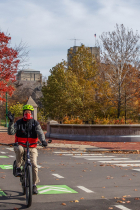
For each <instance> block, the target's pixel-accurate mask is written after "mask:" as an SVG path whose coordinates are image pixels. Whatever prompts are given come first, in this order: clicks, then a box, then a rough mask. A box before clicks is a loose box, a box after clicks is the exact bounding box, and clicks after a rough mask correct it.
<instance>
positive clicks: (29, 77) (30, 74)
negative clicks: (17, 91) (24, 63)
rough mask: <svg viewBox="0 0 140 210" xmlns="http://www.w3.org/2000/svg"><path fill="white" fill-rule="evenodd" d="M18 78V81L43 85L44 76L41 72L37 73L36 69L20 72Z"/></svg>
mask: <svg viewBox="0 0 140 210" xmlns="http://www.w3.org/2000/svg"><path fill="white" fill-rule="evenodd" d="M16 78H17V81H22V82H24V81H30V82H38V83H40V84H42V74H41V73H40V71H36V70H34V69H25V70H22V71H19V72H18V74H17V76H16Z"/></svg>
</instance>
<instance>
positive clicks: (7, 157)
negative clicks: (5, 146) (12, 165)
mask: <svg viewBox="0 0 140 210" xmlns="http://www.w3.org/2000/svg"><path fill="white" fill-rule="evenodd" d="M0 158H8V157H7V156H6V157H5V156H0Z"/></svg>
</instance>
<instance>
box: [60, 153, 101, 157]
mask: <svg viewBox="0 0 140 210" xmlns="http://www.w3.org/2000/svg"><path fill="white" fill-rule="evenodd" d="M63 155H66V156H72V155H73V154H63ZM87 155H88V156H102V155H101V154H88V153H87V154H74V155H73V156H76V157H77V156H83V157H84V156H87Z"/></svg>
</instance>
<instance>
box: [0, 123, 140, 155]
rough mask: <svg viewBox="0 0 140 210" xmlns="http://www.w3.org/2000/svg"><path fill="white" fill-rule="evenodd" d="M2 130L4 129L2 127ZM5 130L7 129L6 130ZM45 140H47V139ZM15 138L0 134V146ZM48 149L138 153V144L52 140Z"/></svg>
mask: <svg viewBox="0 0 140 210" xmlns="http://www.w3.org/2000/svg"><path fill="white" fill-rule="evenodd" d="M3 128H4V127H3ZM6 129H7V128H6ZM46 140H49V138H47V139H46ZM14 141H15V136H14V135H12V136H11V135H8V134H7V132H0V144H3V145H7V146H8V145H10V144H12V143H14ZM48 148H61V149H71V150H72V149H76V150H80V151H92V152H99V151H105V152H107V151H110V152H111V151H124V152H128V151H129V152H134V151H135V152H139V151H140V142H87V141H70V140H60V139H59V140H58V139H52V143H50V144H48Z"/></svg>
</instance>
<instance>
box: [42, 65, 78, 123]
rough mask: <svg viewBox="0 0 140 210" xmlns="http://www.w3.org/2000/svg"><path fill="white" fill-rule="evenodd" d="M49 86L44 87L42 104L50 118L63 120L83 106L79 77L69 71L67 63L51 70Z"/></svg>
mask: <svg viewBox="0 0 140 210" xmlns="http://www.w3.org/2000/svg"><path fill="white" fill-rule="evenodd" d="M50 73H51V75H50V76H49V77H48V81H47V86H46V85H44V86H43V87H42V93H43V97H42V104H43V107H44V112H45V113H47V114H46V115H47V116H48V117H51V118H53V119H57V120H62V119H63V118H64V116H65V115H66V114H67V115H69V116H70V115H72V114H73V115H74V114H75V113H77V112H78V111H79V107H80V106H81V98H80V96H79V94H80V91H81V89H80V87H79V84H78V82H77V77H76V76H75V75H74V74H73V73H72V72H71V71H70V70H67V63H66V62H65V61H62V62H61V63H58V64H57V65H56V66H55V67H53V68H52V69H51V70H50Z"/></svg>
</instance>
